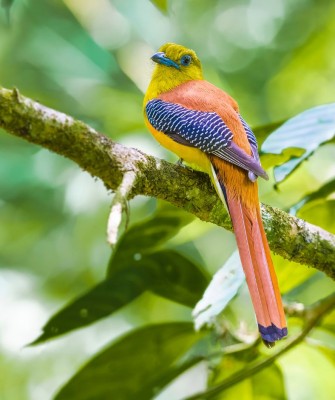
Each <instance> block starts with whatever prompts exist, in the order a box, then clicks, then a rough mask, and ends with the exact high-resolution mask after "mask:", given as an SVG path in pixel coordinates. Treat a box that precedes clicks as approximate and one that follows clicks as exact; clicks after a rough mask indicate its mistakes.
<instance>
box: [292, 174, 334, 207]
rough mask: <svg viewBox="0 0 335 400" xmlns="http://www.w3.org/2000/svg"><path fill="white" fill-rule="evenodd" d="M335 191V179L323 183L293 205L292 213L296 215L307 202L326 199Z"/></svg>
mask: <svg viewBox="0 0 335 400" xmlns="http://www.w3.org/2000/svg"><path fill="white" fill-rule="evenodd" d="M333 192H335V179H333V180H331V181H329V182H327V183H325V184H324V185H322V186H321V187H320V188H319V189H318V190H317V191H315V192H312V193H309V194H308V195H306V196H305V197H304V198H303V199H301V200H300V201H298V202H297V203H296V204H294V205H293V206H291V208H290V211H289V212H290V214H293V215H296V214H297V212H298V211H299V210H300V209H301V208H302V207H303V206H304V205H305V204H307V203H310V202H312V201H314V200H318V199H325V198H326V197H328V196H329V195H330V194H332V193H333Z"/></svg>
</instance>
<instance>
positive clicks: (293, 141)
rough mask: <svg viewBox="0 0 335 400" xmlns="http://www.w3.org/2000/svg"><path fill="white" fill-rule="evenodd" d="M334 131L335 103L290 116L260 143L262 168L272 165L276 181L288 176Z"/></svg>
mask: <svg viewBox="0 0 335 400" xmlns="http://www.w3.org/2000/svg"><path fill="white" fill-rule="evenodd" d="M334 135H335V103H332V104H326V105H323V106H319V107H314V108H311V109H309V110H307V111H304V112H302V113H301V114H298V115H297V116H295V117H293V118H291V119H289V120H288V121H287V122H285V123H284V124H283V125H282V126H281V127H280V128H278V129H277V130H275V131H274V132H273V133H272V134H271V135H270V136H269V137H268V138H267V139H266V140H265V141H264V143H263V145H262V153H268V154H267V155H264V156H263V158H262V163H263V165H264V167H265V168H267V167H270V166H273V165H275V166H276V167H275V168H274V174H275V179H276V181H277V182H282V181H283V180H284V179H285V178H287V177H288V176H289V175H290V174H291V173H292V172H293V171H294V170H295V169H296V168H297V167H298V166H299V165H300V164H301V163H302V162H303V161H304V160H306V159H307V158H308V157H309V156H310V155H311V154H312V153H313V152H314V151H315V150H316V149H317V148H318V147H319V146H320V145H322V144H324V143H327V142H328V141H330V140H332V139H333V137H334Z"/></svg>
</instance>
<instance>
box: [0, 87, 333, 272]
mask: <svg viewBox="0 0 335 400" xmlns="http://www.w3.org/2000/svg"><path fill="white" fill-rule="evenodd" d="M0 127H2V128H3V129H4V130H6V131H7V132H9V133H11V134H13V135H15V136H18V137H20V138H22V139H25V140H27V141H29V142H32V143H35V144H38V145H40V146H42V147H45V148H47V149H49V150H51V151H53V152H55V153H58V154H60V155H62V156H65V157H67V158H69V159H71V160H73V161H74V162H75V163H77V164H78V165H79V166H80V167H82V168H83V169H84V170H86V171H88V172H89V173H90V174H91V175H92V176H95V177H98V178H100V179H101V180H102V181H103V182H104V184H105V185H106V187H107V188H109V189H112V190H117V188H118V187H119V186H120V184H121V183H122V179H123V176H124V174H125V173H127V172H132V173H134V174H135V179H134V184H133V187H132V189H131V190H130V191H129V198H132V197H134V196H136V195H139V194H142V195H146V196H151V197H156V198H159V199H163V200H166V201H168V202H170V203H171V204H173V205H175V206H177V207H181V208H183V209H184V210H186V211H188V212H190V213H192V214H194V215H196V216H197V217H198V218H200V219H202V220H203V221H207V222H212V223H213V224H216V225H219V226H222V227H224V228H226V229H229V230H231V229H232V227H231V223H230V218H229V216H228V215H227V212H226V211H225V209H224V207H223V206H222V204H221V201H220V200H219V199H218V197H217V195H216V193H215V190H214V189H213V187H212V185H211V183H210V180H209V178H208V176H207V175H205V174H202V173H200V172H195V171H190V170H188V169H186V168H182V167H180V166H178V165H173V164H170V163H168V162H166V161H164V160H160V159H157V158H155V157H152V156H149V155H146V154H144V153H143V152H141V151H138V150H136V149H132V148H128V147H125V146H122V145H120V144H118V143H115V142H113V141H112V140H110V139H109V138H107V137H106V136H104V135H102V134H100V133H98V132H96V131H95V130H94V129H92V128H91V127H89V126H88V125H86V124H84V123H83V122H81V121H77V120H75V119H73V118H72V117H70V116H67V115H65V114H63V113H60V112H58V111H55V110H52V109H50V108H47V107H45V106H43V105H41V104H39V103H38V102H35V101H33V100H31V99H28V98H26V97H23V96H21V95H20V93H19V92H18V91H17V90H16V89H14V90H6V89H1V88H0ZM262 216H263V221H264V226H265V230H266V233H267V237H268V240H269V243H270V246H271V249H272V251H273V252H275V253H278V254H280V255H281V256H283V257H284V258H286V259H289V260H292V261H295V262H298V263H300V264H305V265H309V266H313V267H314V268H317V269H319V270H320V271H323V272H325V273H326V274H327V275H329V276H330V277H332V278H333V279H335V236H334V235H332V234H330V233H329V232H326V231H324V230H323V229H321V228H319V227H316V226H314V225H311V224H309V223H307V222H305V221H303V220H301V219H299V218H296V217H293V216H291V215H289V214H287V213H285V212H284V211H281V210H279V209H277V208H273V207H270V206H265V205H263V206H262Z"/></svg>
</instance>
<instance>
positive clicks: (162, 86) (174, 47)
mask: <svg viewBox="0 0 335 400" xmlns="http://www.w3.org/2000/svg"><path fill="white" fill-rule="evenodd" d="M151 59H152V60H153V61H154V62H155V63H157V65H156V67H155V70H154V72H153V75H152V79H151V82H150V85H149V88H148V91H147V95H146V100H149V99H150V98H153V97H156V96H158V95H159V94H160V93H164V92H167V91H169V90H171V89H173V88H175V87H176V86H179V85H181V84H182V83H185V82H187V81H192V80H200V79H203V76H202V68H201V63H200V60H199V58H198V57H197V55H196V54H195V52H194V51H193V50H190V49H188V48H186V47H184V46H181V45H179V44H175V43H166V44H164V45H163V46H162V47H161V48H160V49H159V51H158V53H155V54H154V55H153V56H152V57H151Z"/></svg>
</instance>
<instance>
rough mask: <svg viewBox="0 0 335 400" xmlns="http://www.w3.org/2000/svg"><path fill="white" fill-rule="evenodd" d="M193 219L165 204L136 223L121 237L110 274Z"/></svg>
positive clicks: (127, 264) (149, 250)
mask: <svg viewBox="0 0 335 400" xmlns="http://www.w3.org/2000/svg"><path fill="white" fill-rule="evenodd" d="M193 219H194V217H193V216H192V215H191V214H189V213H186V212H185V211H183V210H179V209H177V208H175V207H167V206H163V207H162V208H161V209H159V210H158V211H157V212H156V213H155V215H154V216H153V217H151V218H150V219H147V220H145V221H141V222H140V223H137V224H134V225H133V226H131V227H130V228H129V229H128V230H127V231H126V232H125V233H124V234H123V235H122V236H121V237H120V239H119V241H118V243H117V246H116V249H115V251H114V252H113V255H112V257H111V259H110V262H109V266H108V275H109V276H112V275H113V273H114V272H115V271H116V270H118V269H120V268H125V267H128V266H129V263H131V262H132V261H133V260H140V259H141V258H142V257H143V256H144V255H145V254H148V253H152V252H154V251H155V250H156V249H157V248H159V247H161V246H162V245H163V244H164V243H165V242H166V241H167V240H169V239H171V238H172V237H173V236H175V235H176V234H177V233H178V232H179V231H180V229H181V228H182V227H184V226H185V225H187V224H189V223H190V222H191V221H192V220H193Z"/></svg>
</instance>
